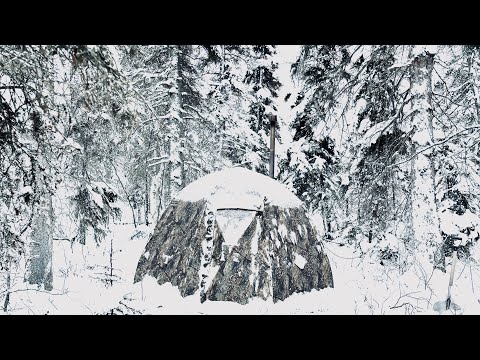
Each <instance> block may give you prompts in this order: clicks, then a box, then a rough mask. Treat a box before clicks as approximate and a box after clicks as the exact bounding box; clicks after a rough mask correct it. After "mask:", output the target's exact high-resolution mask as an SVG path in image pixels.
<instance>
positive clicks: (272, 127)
mask: <svg viewBox="0 0 480 360" xmlns="http://www.w3.org/2000/svg"><path fill="white" fill-rule="evenodd" d="M268 118H269V120H270V177H271V178H272V179H274V178H275V175H274V173H275V172H274V168H275V124H276V122H277V115H269V116H268Z"/></svg>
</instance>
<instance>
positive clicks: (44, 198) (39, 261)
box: [26, 114, 53, 290]
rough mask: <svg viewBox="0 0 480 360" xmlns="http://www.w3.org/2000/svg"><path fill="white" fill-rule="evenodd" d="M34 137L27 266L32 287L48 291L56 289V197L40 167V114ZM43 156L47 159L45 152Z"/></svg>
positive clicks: (36, 118)
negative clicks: (53, 262)
mask: <svg viewBox="0 0 480 360" xmlns="http://www.w3.org/2000/svg"><path fill="white" fill-rule="evenodd" d="M32 118H33V129H34V131H33V134H34V137H35V140H36V142H37V146H38V147H37V152H36V154H35V155H36V156H35V157H33V158H32V170H33V176H34V186H35V195H36V200H35V206H34V208H33V210H32V211H33V214H32V225H31V232H30V236H29V238H30V244H29V250H30V252H29V259H28V265H27V274H26V275H27V276H26V277H27V281H28V282H29V283H30V284H35V285H40V286H41V285H43V286H44V289H45V290H52V288H53V286H52V285H53V274H52V247H53V242H52V232H53V207H52V196H51V194H50V193H49V191H48V189H47V186H46V183H45V181H46V174H47V172H48V167H47V165H46V162H45V164H43V165H44V166H40V161H41V160H42V159H41V158H40V153H41V149H42V144H43V143H44V139H43V136H42V134H41V130H42V121H41V119H40V115H39V114H34V115H33V116H32ZM42 156H45V153H44V152H43V154H42Z"/></svg>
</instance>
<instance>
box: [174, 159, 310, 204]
mask: <svg viewBox="0 0 480 360" xmlns="http://www.w3.org/2000/svg"><path fill="white" fill-rule="evenodd" d="M264 197H266V198H267V201H268V202H270V204H271V205H276V206H280V207H285V208H292V207H299V206H301V205H302V202H301V201H300V199H299V198H298V197H296V196H295V195H294V194H293V193H292V192H291V191H290V190H288V189H287V187H286V186H285V185H283V184H281V183H279V182H277V181H275V180H273V179H272V178H270V177H268V176H265V175H262V174H259V173H256V172H254V171H251V170H248V169H245V168H241V167H234V168H229V169H226V170H221V171H216V172H213V173H211V174H208V175H206V176H204V177H202V178H200V179H198V180H196V181H194V182H192V183H191V184H189V185H187V186H186V187H185V188H184V189H183V190H182V191H180V193H179V194H178V195H177V196H176V198H177V199H178V200H183V201H198V200H202V199H207V200H208V201H210V203H211V204H212V206H213V207H215V208H216V209H229V208H240V209H252V210H256V209H259V210H260V209H262V208H263V201H264Z"/></svg>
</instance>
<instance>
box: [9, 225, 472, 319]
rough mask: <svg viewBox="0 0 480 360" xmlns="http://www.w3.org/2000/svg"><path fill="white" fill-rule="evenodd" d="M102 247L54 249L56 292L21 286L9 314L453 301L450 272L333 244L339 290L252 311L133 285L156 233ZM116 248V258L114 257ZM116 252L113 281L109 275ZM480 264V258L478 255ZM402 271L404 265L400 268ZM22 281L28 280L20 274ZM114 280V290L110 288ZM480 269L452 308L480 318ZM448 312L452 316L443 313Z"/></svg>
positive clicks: (455, 290) (467, 268)
mask: <svg viewBox="0 0 480 360" xmlns="http://www.w3.org/2000/svg"><path fill="white" fill-rule="evenodd" d="M111 230H112V232H111V234H110V235H109V236H108V237H107V238H106V239H105V240H104V242H103V243H102V244H101V245H100V246H99V247H98V248H97V247H96V246H95V245H94V244H91V245H90V246H88V245H87V246H82V245H80V244H73V246H72V245H71V244H70V243H69V242H68V241H55V243H54V264H53V265H54V289H53V290H52V291H51V292H50V293H48V292H42V291H37V290H35V289H33V288H31V289H26V288H25V285H24V283H22V282H21V281H18V282H17V284H16V285H14V287H13V289H12V293H11V299H10V310H9V313H10V314H109V313H115V314H122V313H123V314H436V312H435V311H433V304H434V303H435V302H436V301H443V300H445V299H446V297H447V286H448V278H449V270H450V267H449V266H448V267H447V273H442V272H440V271H435V272H434V273H433V275H432V274H425V275H423V273H422V270H421V269H420V268H418V267H417V268H416V267H415V266H412V267H411V268H410V269H408V270H407V271H406V272H405V273H404V274H399V272H398V270H396V269H395V268H394V267H392V268H388V267H386V266H382V265H380V264H378V261H376V262H375V261H374V260H373V259H371V260H370V259H369V258H368V257H364V258H363V259H361V258H359V257H358V255H357V254H356V253H354V252H353V251H352V249H351V248H350V247H348V246H339V245H338V244H334V243H327V244H326V248H327V255H328V257H329V259H330V263H331V267H332V272H333V276H334V282H335V288H333V289H323V290H320V291H312V292H310V293H304V294H294V295H292V296H290V297H289V298H287V299H286V300H285V301H280V302H277V303H276V304H273V303H272V302H271V301H263V300H260V299H255V300H252V301H250V303H249V304H247V305H240V304H236V303H229V302H212V301H206V302H205V303H203V304H201V303H200V298H199V296H198V294H195V295H192V296H188V297H186V298H182V297H181V296H180V294H179V292H178V290H177V288H175V287H173V286H172V285H170V284H168V283H167V284H164V285H162V286H159V285H158V284H157V283H156V281H155V279H153V278H151V277H146V278H145V279H144V280H143V281H142V282H140V283H137V284H133V276H134V273H135V269H136V265H137V261H138V259H139V257H140V255H141V253H142V251H143V249H144V247H145V245H146V243H147V241H148V235H149V234H150V233H151V231H152V230H153V227H152V226H150V227H148V228H147V227H145V226H140V227H139V228H137V229H135V228H133V226H132V225H120V224H118V225H113V226H112V229H111ZM112 250H113V252H112ZM110 253H112V254H113V255H112V265H113V266H112V267H113V271H112V274H113V276H110ZM476 257H477V258H478V254H477V255H476ZM397 268H398V267H397ZM19 278H21V276H19ZM110 279H112V280H113V285H110ZM479 285H480V269H479V268H478V266H477V265H475V264H464V263H462V261H458V262H457V267H456V272H455V281H454V284H453V287H452V298H453V302H454V303H456V304H458V305H459V306H461V308H462V310H463V311H462V312H463V313H464V314H479V313H480V286H479ZM444 314H445V313H444Z"/></svg>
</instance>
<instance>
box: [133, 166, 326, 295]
mask: <svg viewBox="0 0 480 360" xmlns="http://www.w3.org/2000/svg"><path fill="white" fill-rule="evenodd" d="M147 274H148V275H150V276H153V277H154V278H156V279H157V281H158V283H159V284H160V285H161V284H164V283H166V282H170V283H171V284H172V285H174V286H177V287H178V288H179V290H180V293H181V295H182V296H188V295H193V294H195V293H198V294H199V295H200V299H201V301H202V302H203V301H205V300H206V299H208V300H217V301H235V302H238V303H241V304H246V303H248V301H249V299H250V298H252V297H257V296H258V297H260V298H263V299H268V298H271V299H273V301H274V302H275V301H278V300H283V299H285V298H286V297H288V296H289V295H291V294H293V293H295V292H304V291H310V290H311V289H322V288H325V287H333V277H332V271H331V269H330V263H329V261H328V258H327V256H326V254H325V253H324V251H323V247H322V244H321V243H320V241H319V239H318V236H317V232H316V230H315V227H314V226H313V225H312V224H311V223H310V221H309V219H308V217H307V214H306V211H305V209H304V208H303V206H302V202H301V201H300V200H299V199H298V198H297V197H296V196H295V195H294V194H292V193H291V192H290V191H289V190H288V189H287V188H286V187H285V186H284V185H283V184H281V183H279V182H277V181H275V180H273V179H271V178H269V177H267V176H265V175H261V174H258V173H255V172H253V171H250V170H247V169H244V168H240V167H236V168H231V169H227V170H223V171H219V172H214V173H211V174H209V175H207V176H204V177H203V178H201V179H198V180H197V181H195V182H193V183H191V184H189V185H188V186H186V187H185V188H184V189H183V190H182V191H181V192H180V193H179V194H178V195H177V197H176V198H175V199H174V201H172V203H171V204H170V205H169V206H168V208H167V209H165V211H164V213H163V214H162V216H161V218H160V219H159V221H158V223H157V225H156V228H155V230H154V233H153V235H152V237H151V238H150V240H149V242H148V244H147V246H146V248H145V250H144V252H143V254H142V255H141V257H140V260H139V262H138V265H137V270H136V273H135V279H134V281H135V282H138V281H141V280H142V279H143V278H144V276H145V275H147Z"/></svg>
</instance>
